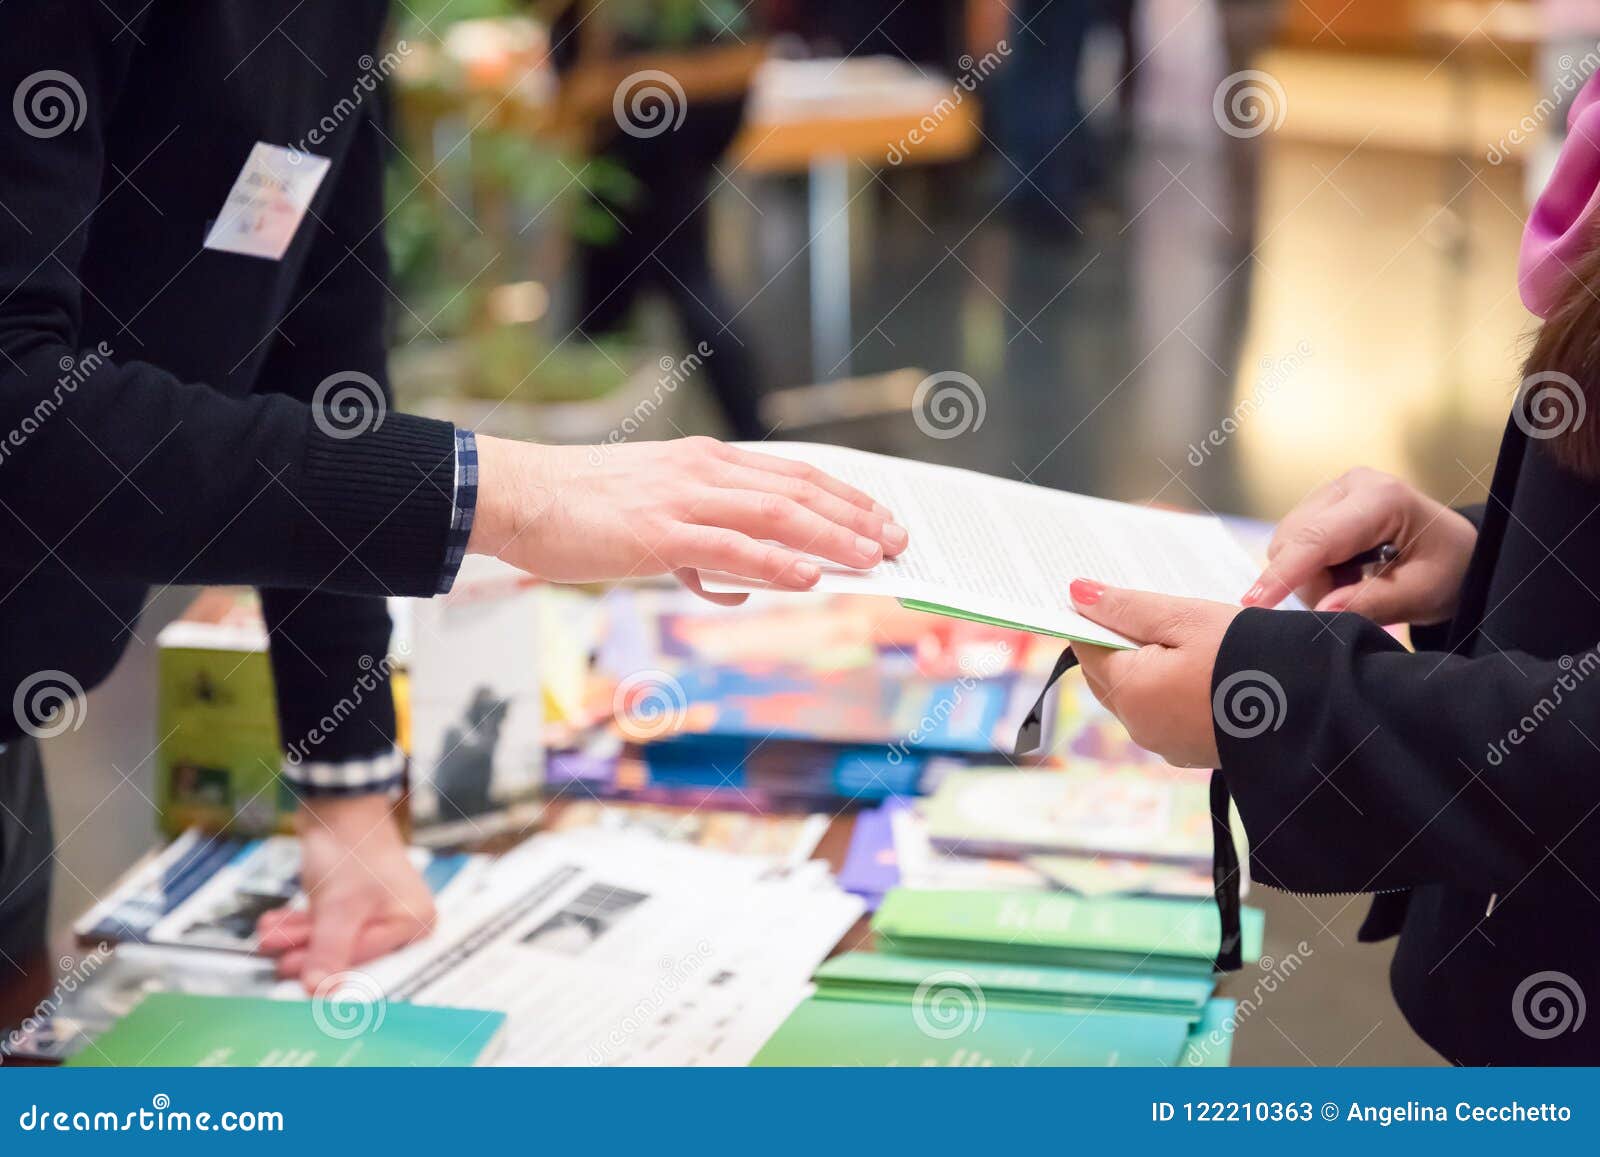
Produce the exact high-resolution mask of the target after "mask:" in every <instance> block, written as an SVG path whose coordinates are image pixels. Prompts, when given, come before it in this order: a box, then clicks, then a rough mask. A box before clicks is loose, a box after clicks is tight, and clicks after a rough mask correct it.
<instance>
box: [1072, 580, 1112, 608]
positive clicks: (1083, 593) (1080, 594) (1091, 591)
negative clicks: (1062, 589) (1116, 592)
mask: <svg viewBox="0 0 1600 1157" xmlns="http://www.w3.org/2000/svg"><path fill="white" fill-rule="evenodd" d="M1071 590H1072V601H1073V602H1075V603H1077V604H1078V605H1079V606H1080V607H1092V606H1094V605H1095V604H1096V603H1097V602H1099V601H1100V596H1101V595H1103V594H1105V593H1106V587H1105V584H1104V583H1097V582H1092V581H1090V580H1089V579H1073V580H1072V587H1071Z"/></svg>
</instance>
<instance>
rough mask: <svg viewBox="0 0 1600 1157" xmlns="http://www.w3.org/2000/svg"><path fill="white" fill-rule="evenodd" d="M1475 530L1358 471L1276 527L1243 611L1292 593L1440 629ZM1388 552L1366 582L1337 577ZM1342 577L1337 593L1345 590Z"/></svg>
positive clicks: (1396, 484) (1326, 605) (1389, 479)
mask: <svg viewBox="0 0 1600 1157" xmlns="http://www.w3.org/2000/svg"><path fill="white" fill-rule="evenodd" d="M1477 541H1478V531H1477V528H1476V527H1474V526H1473V525H1472V523H1470V522H1468V521H1467V520H1466V519H1465V518H1463V517H1462V516H1461V515H1459V514H1457V513H1456V512H1455V511H1453V510H1451V509H1450V508H1449V507H1448V506H1445V505H1444V504H1443V503H1440V502H1435V501H1434V500H1433V499H1431V498H1429V497H1428V496H1427V495H1425V494H1422V493H1420V492H1419V491H1417V490H1416V489H1415V488H1414V487H1412V486H1409V485H1407V484H1406V483H1404V482H1402V481H1400V479H1398V478H1395V477H1394V476H1392V475H1389V474H1380V473H1379V472H1378V471H1376V470H1369V469H1367V468H1366V467H1364V466H1360V467H1357V468H1356V469H1354V470H1351V471H1350V472H1348V473H1347V474H1345V475H1343V476H1342V477H1340V478H1339V479H1337V480H1335V481H1333V482H1330V483H1328V484H1327V485H1326V486H1323V487H1321V488H1320V489H1318V490H1316V491H1314V492H1313V493H1312V495H1311V496H1310V497H1309V498H1307V499H1306V500H1305V501H1304V502H1302V503H1300V505H1299V506H1296V507H1295V508H1294V509H1293V510H1291V511H1290V512H1289V514H1288V516H1287V517H1286V518H1284V520H1283V521H1282V522H1281V523H1279V524H1278V530H1277V533H1276V534H1274V535H1273V536H1272V545H1271V546H1269V547H1268V548H1267V559H1268V562H1267V569H1266V570H1265V571H1264V572H1263V573H1262V575H1261V578H1260V580H1259V581H1258V582H1257V583H1256V585H1255V586H1253V587H1251V588H1250V590H1249V592H1248V593H1247V594H1246V595H1245V596H1244V604H1245V606H1255V607H1275V606H1277V605H1278V604H1279V603H1280V602H1282V601H1283V600H1284V598H1286V597H1287V596H1288V594H1289V592H1290V591H1293V592H1294V593H1295V594H1297V595H1299V596H1300V598H1301V600H1302V601H1303V602H1304V603H1305V604H1306V605H1307V606H1308V607H1311V608H1313V609H1314V610H1318V611H1354V612H1356V613H1357V614H1360V615H1365V616H1366V617H1367V618H1369V619H1372V620H1373V621H1374V622H1377V623H1416V624H1418V625H1421V624H1426V623H1438V622H1443V621H1444V620H1445V619H1448V618H1449V617H1450V616H1451V615H1452V614H1454V613H1455V609H1456V601H1457V600H1458V599H1459V598H1460V595H1461V581H1462V579H1463V578H1464V577H1465V576H1466V573H1467V561H1468V559H1470V558H1471V557H1472V548H1473V546H1474V545H1475V544H1476V543H1477ZM1386 542H1389V543H1393V544H1394V545H1395V546H1397V547H1398V548H1399V549H1400V557H1399V558H1398V559H1396V560H1395V561H1394V562H1392V563H1390V564H1389V565H1387V566H1385V567H1384V568H1383V569H1382V570H1381V571H1379V572H1378V573H1377V574H1375V575H1373V576H1372V577H1370V578H1360V579H1357V580H1356V581H1354V582H1352V581H1350V577H1349V576H1339V575H1336V574H1335V573H1334V570H1333V568H1334V567H1336V566H1338V564H1340V563H1342V562H1344V561H1345V560H1346V559H1350V558H1354V557H1355V556H1356V555H1358V554H1360V553H1361V552H1362V551H1366V550H1371V549H1372V548H1373V547H1375V546H1381V545H1382V544H1383V543H1386ZM1341 578H1342V580H1343V581H1342V585H1341Z"/></svg>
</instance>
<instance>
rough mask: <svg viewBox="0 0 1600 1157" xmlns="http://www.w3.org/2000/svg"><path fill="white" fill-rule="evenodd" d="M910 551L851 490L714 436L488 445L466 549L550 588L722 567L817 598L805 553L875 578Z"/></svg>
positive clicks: (877, 509)
mask: <svg viewBox="0 0 1600 1157" xmlns="http://www.w3.org/2000/svg"><path fill="white" fill-rule="evenodd" d="M774 544H781V545H774ZM905 545H906V532H905V530H904V529H903V528H902V527H900V526H898V525H896V523H895V522H894V518H893V516H892V515H891V514H890V513H889V511H888V510H887V509H886V508H885V507H883V506H881V505H879V504H878V503H876V502H874V501H873V500H872V499H871V498H870V497H868V496H867V495H865V494H863V493H862V492H861V491H859V490H857V489H855V488H854V487H852V486H847V485H845V484H844V483H843V482H840V481H838V480H837V479H835V478H832V477H830V476H829V475H827V474H825V473H823V472H822V471H820V470H818V469H816V468H815V467H812V466H807V465H805V464H803V463H800V462H792V461H790V460H788V459H786V458H777V457H774V456H772V455H770V454H757V453H753V452H752V451H749V450H741V449H738V448H736V447H733V446H729V445H726V444H725V443H722V442H718V441H716V440H715V439H712V438H684V439H682V440H680V441H675V442H640V443H630V444H622V445H614V446H540V445H534V444H531V443H523V442H510V441H506V440H504V439H500V438H479V439H478V509H477V513H476V515H475V516H474V519H473V526H472V538H471V541H470V542H469V543H468V544H467V549H468V550H469V551H471V552H472V553H474V554H493V555H496V556H498V557H499V558H501V559H504V560H505V561H506V562H509V563H511V564H512V565H513V566H516V567H519V568H521V569H522V570H525V571H527V572H528V573H529V574H533V575H537V576H538V577H540V578H544V579H549V580H551V581H553V582H593V581H599V580H602V579H623V578H639V577H644V576H648V575H658V574H666V573H669V572H676V573H677V574H678V575H679V577H680V578H682V579H684V581H685V582H687V583H688V584H689V585H690V586H692V587H695V588H696V589H698V583H697V581H696V579H695V574H696V572H698V571H700V570H714V571H726V572H728V573H729V574H734V575H738V576H739V577H741V578H745V579H755V580H758V581H761V582H766V583H771V584H773V585H775V586H778V587H782V588H785V589H788V590H807V589H809V588H810V587H812V586H813V585H815V583H816V581H817V579H818V578H820V577H821V573H822V572H821V571H820V570H819V569H818V567H817V564H816V563H815V562H812V561H811V560H810V559H809V558H806V557H805V556H806V555H817V556H819V557H822V558H826V559H829V560H830V561H832V562H836V563H839V564H841V565H843V566H848V567H855V568H858V569H866V568H867V567H871V566H876V565H877V564H878V563H879V562H881V561H882V560H883V559H884V557H885V556H889V557H892V556H894V555H896V554H899V553H900V552H901V551H902V550H904V549H905ZM738 597H739V596H735V601H736V600H737V598H738Z"/></svg>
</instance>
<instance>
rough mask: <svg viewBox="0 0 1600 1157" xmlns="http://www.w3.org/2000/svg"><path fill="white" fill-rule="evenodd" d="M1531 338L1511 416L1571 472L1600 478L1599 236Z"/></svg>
mask: <svg viewBox="0 0 1600 1157" xmlns="http://www.w3.org/2000/svg"><path fill="white" fill-rule="evenodd" d="M1567 273H1568V274H1569V278H1568V282H1567V284H1566V286H1565V290H1564V292H1563V294H1562V297H1561V303H1560V304H1559V305H1558V306H1557V307H1556V308H1555V309H1554V310H1552V311H1551V312H1550V314H1549V315H1548V316H1547V317H1546V318H1545V320H1544V324H1543V325H1541V326H1540V327H1539V329H1538V332H1537V333H1535V334H1534V338H1533V346H1532V348H1530V349H1529V350H1528V357H1527V360H1526V361H1524V362H1523V364H1522V385H1521V388H1519V389H1518V391H1517V400H1516V403H1515V406H1516V408H1515V410H1514V412H1513V415H1512V416H1513V418H1514V419H1515V421H1516V423H1517V425H1518V426H1520V427H1521V428H1522V430H1523V432H1524V433H1526V434H1527V435H1528V436H1529V437H1530V438H1534V439H1537V440H1539V441H1542V442H1543V443H1544V445H1545V448H1546V449H1548V450H1549V451H1550V453H1551V454H1553V455H1555V458H1556V461H1557V462H1559V463H1560V464H1561V465H1562V466H1564V467H1565V468H1566V469H1568V470H1570V471H1572V472H1573V473H1574V474H1578V475H1581V476H1582V477H1584V478H1590V479H1600V236H1597V237H1596V238H1595V244H1593V245H1590V246H1588V247H1587V248H1586V249H1585V250H1584V253H1583V256H1582V257H1581V258H1580V259H1579V260H1577V261H1575V262H1573V263H1572V264H1571V265H1570V266H1569V267H1568V269H1567Z"/></svg>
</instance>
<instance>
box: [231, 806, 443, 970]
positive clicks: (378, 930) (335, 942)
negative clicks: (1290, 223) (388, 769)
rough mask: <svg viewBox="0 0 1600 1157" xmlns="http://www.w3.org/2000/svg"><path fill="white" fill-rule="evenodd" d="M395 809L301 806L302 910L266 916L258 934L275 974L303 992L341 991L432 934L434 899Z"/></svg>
mask: <svg viewBox="0 0 1600 1157" xmlns="http://www.w3.org/2000/svg"><path fill="white" fill-rule="evenodd" d="M395 807H396V804H395V801H393V800H391V799H390V798H389V797H387V796H384V795H364V796H353V797H350V798H338V799H312V800H307V801H306V802H305V803H303V804H302V805H301V807H300V815H299V826H300V849H301V859H300V886H301V888H303V889H304V890H305V893H306V899H307V901H308V904H307V907H306V908H305V909H296V908H279V909H277V910H275V911H272V912H267V913H265V914H264V915H262V917H261V920H260V921H259V922H258V924H257V926H256V932H257V935H258V936H259V944H260V950H261V952H262V954H263V955H266V956H276V957H277V958H278V975H280V976H298V977H299V978H300V981H301V983H302V984H303V985H304V986H305V989H306V991H307V992H309V993H317V992H318V991H319V990H323V991H324V992H326V991H327V990H328V989H332V988H337V987H340V986H341V984H342V979H343V978H342V976H341V974H342V973H344V972H346V971H347V970H348V969H350V968H352V967H354V966H355V965H358V964H361V963H363V962H365V961H368V960H371V959H372V958H373V957H376V956H382V955H384V954H385V953H388V952H393V951H394V950H395V949H397V948H402V947H404V946H405V945H407V944H410V943H411V942H412V941H413V940H416V939H418V938H419V937H422V936H426V935H427V934H428V933H429V932H430V931H431V930H432V929H433V922H434V907H433V894H432V893H431V892H429V891H428V885H427V884H426V883H425V882H424V881H423V879H422V877H421V875H419V874H418V872H417V869H416V867H415V866H413V865H412V863H411V857H410V855H409V854H408V853H407V851H406V845H405V840H404V839H402V838H401V835H400V827H399V825H398V824H396V823H395V819H394V810H395ZM330 978H331V979H330ZM324 986H326V988H324Z"/></svg>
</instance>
